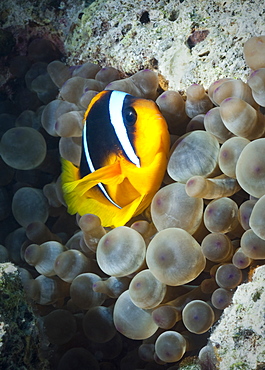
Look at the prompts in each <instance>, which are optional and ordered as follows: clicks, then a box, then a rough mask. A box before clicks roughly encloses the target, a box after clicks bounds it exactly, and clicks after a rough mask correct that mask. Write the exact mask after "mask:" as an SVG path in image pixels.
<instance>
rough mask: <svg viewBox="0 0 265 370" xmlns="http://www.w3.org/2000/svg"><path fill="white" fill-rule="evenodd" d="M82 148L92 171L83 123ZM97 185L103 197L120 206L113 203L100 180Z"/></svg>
mask: <svg viewBox="0 0 265 370" xmlns="http://www.w3.org/2000/svg"><path fill="white" fill-rule="evenodd" d="M83 148H84V152H85V156H86V160H87V165H88V167H89V169H90V171H91V172H94V171H95V168H94V166H93V163H92V160H91V157H90V154H89V150H88V146H87V140H86V125H84V132H83ZM98 187H99V188H100V190H101V191H102V193H103V194H104V195H105V197H106V198H107V199H108V200H109V201H110V202H111V203H112V204H114V206H116V207H118V208H120V209H121V208H122V207H120V206H119V205H118V204H117V203H115V202H114V201H113V200H112V199H111V197H110V196H109V194H108V193H107V190H106V189H105V188H104V185H103V184H102V183H101V182H100V183H98Z"/></svg>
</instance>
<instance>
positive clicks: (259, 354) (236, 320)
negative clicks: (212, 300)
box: [210, 266, 265, 370]
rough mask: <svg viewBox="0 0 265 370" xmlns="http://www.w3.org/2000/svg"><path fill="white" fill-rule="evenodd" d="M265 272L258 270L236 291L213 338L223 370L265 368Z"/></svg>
mask: <svg viewBox="0 0 265 370" xmlns="http://www.w3.org/2000/svg"><path fill="white" fill-rule="evenodd" d="M264 269H265V268H264V266H261V267H258V268H257V269H256V270H255V272H254V274H253V276H252V279H251V281H250V282H248V283H246V284H241V285H240V286H239V287H238V288H237V290H236V292H235V293H234V295H233V298H232V304H231V305H230V306H229V307H227V308H226V309H225V310H224V314H223V317H222V320H221V322H220V324H219V325H218V326H217V327H216V328H215V330H214V331H213V332H212V334H211V336H210V341H211V343H212V345H213V346H214V349H215V351H216V353H217V356H218V358H219V359H220V367H219V369H220V370H226V369H251V370H252V369H263V368H264V366H265V355H264V354H265V342H264V335H265V333H264V330H265V326H264ZM246 351H248V356H246V355H245V354H246Z"/></svg>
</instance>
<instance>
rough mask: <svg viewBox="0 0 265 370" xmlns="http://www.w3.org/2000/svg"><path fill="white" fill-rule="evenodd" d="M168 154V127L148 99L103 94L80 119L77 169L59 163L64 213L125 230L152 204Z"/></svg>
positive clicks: (109, 91)
mask: <svg viewBox="0 0 265 370" xmlns="http://www.w3.org/2000/svg"><path fill="white" fill-rule="evenodd" d="M168 153H169V133H168V128H167V123H166V121H165V119H164V118H163V116H162V114H161V112H160V111H159V108H158V106H157V105H156V103H155V102H154V101H152V100H147V99H141V98H136V97H134V96H132V95H129V94H127V93H124V92H122V91H111V90H104V91H102V92H100V93H99V94H97V95H96V96H95V97H94V98H93V99H92V100H91V102H90V104H89V106H88V108H87V111H86V113H85V116H84V129H83V136H82V154H81V161H80V167H79V168H78V167H76V166H74V165H73V164H72V163H71V162H69V161H67V160H65V159H62V189H63V194H64V198H65V201H66V204H67V206H68V212H69V213H70V214H75V213H79V214H80V215H81V216H82V215H84V214H86V213H93V214H95V215H97V216H99V217H100V219H101V222H102V225H103V226H105V227H117V226H122V225H125V224H126V222H127V221H129V220H130V219H131V218H132V217H133V216H136V215H138V214H140V213H141V212H142V211H144V209H145V208H146V207H147V206H148V205H149V204H150V203H151V200H152V198H153V196H154V195H155V193H156V192H157V190H158V189H159V187H160V185H161V182H162V180H163V177H164V173H165V170H166V166H167V161H168Z"/></svg>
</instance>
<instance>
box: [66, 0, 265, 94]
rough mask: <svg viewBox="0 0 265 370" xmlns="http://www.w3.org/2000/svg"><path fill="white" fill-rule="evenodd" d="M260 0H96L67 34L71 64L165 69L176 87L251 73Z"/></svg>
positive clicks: (263, 22) (260, 28) (260, 26)
mask: <svg viewBox="0 0 265 370" xmlns="http://www.w3.org/2000/svg"><path fill="white" fill-rule="evenodd" d="M264 13H265V9H264V6H263V3H262V2H259V1H257V0H255V1H242V0H235V1H206V0H201V1H199V2H194V1H193V0H179V1H176V0H168V1H165V0H164V1H162V0H161V1H155V2H154V1H151V0H142V1H140V2H137V5H136V3H132V2H131V1H129V0H118V1H117V0H108V1H106V0H96V1H95V2H93V3H92V4H91V5H90V7H87V8H85V9H84V10H83V14H82V17H81V20H80V22H79V24H77V25H76V27H75V28H74V30H73V33H72V34H69V37H68V38H67V40H66V49H67V52H68V56H69V58H68V59H69V64H70V65H71V64H75V63H80V62H81V61H86V60H88V59H89V60H90V61H92V62H99V63H100V64H102V65H111V66H112V67H115V68H118V69H120V70H121V71H124V72H126V73H129V74H130V73H135V72H137V71H139V70H141V69H144V68H151V69H154V70H157V71H158V72H160V73H161V74H162V75H163V76H164V77H165V79H166V80H168V84H169V88H170V89H176V90H179V89H186V88H187V87H188V86H189V85H190V84H192V83H202V84H203V85H204V87H205V88H208V87H209V85H210V83H212V82H213V81H215V80H216V79H219V78H222V77H234V78H242V79H243V80H245V79H246V77H247V76H248V75H249V72H250V70H249V68H248V67H247V66H246V64H245V61H244V59H243V45H244V43H245V41H246V40H247V39H248V38H250V37H251V36H253V35H255V36H256V35H261V34H262V33H264V29H265V17H264Z"/></svg>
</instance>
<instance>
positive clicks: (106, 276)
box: [0, 36, 265, 369]
mask: <svg viewBox="0 0 265 370" xmlns="http://www.w3.org/2000/svg"><path fill="white" fill-rule="evenodd" d="M39 42H41V41H39ZM51 50H52V47H51ZM264 55H265V36H260V37H253V38H251V39H250V40H248V41H247V42H246V44H245V45H244V56H245V60H246V63H247V64H248V66H249V67H250V68H251V69H252V73H251V74H250V76H249V78H248V80H247V82H243V81H242V80H235V79H233V78H232V77H231V78H230V77H228V78H223V79H220V80H218V81H215V82H213V83H212V84H211V86H209V87H208V89H207V90H205V89H204V87H203V86H202V85H199V84H194V85H191V86H190V87H188V89H187V91H186V96H185V98H183V96H181V95H180V94H179V92H177V91H164V92H162V93H161V89H159V79H158V75H157V74H156V73H155V72H152V71H150V70H144V71H140V72H138V73H136V74H134V75H133V76H131V77H128V78H121V75H120V73H119V71H118V70H116V69H114V68H112V67H105V68H101V67H100V66H98V65H95V64H93V63H90V62H87V63H85V64H83V65H80V66H71V67H69V66H67V65H65V64H64V63H63V62H61V61H59V60H52V61H50V60H48V61H47V60H46V59H45V58H46V57H43V56H41V58H43V59H40V60H38V58H37V56H35V57H34V58H35V59H34V58H33V57H29V58H28V59H23V61H22V60H20V63H19V67H18V65H17V64H16V63H15V62H13V65H12V66H10V70H11V72H12V73H13V74H14V75H16V74H17V75H18V74H19V71H20V72H21V70H22V69H23V73H22V72H21V75H20V76H19V78H22V79H23V81H24V84H25V87H23V89H24V99H27V102H28V103H27V105H28V106H29V107H30V106H32V109H26V110H22V108H21V110H22V111H20V112H19V114H18V115H17V116H15V115H12V114H9V113H2V114H1V115H0V116H1V117H0V118H1V119H2V120H5V121H6V126H5V130H4V132H1V142H0V154H1V158H2V159H1V163H0V165H1V169H0V171H1V172H2V173H4V174H5V176H1V188H0V189H1V194H0V195H1V210H0V211H1V212H0V215H1V219H2V221H3V222H5V225H9V226H8V227H6V230H7V232H6V235H5V234H3V235H2V240H1V242H2V244H3V245H1V246H0V259H1V261H5V260H8V259H10V260H11V261H13V262H14V263H16V264H17V265H19V266H20V272H21V277H22V281H23V284H24V287H25V291H26V293H27V295H28V297H29V299H30V300H32V301H33V302H34V303H35V304H36V306H37V308H38V309H39V315H40V316H41V317H42V320H43V327H44V333H45V335H46V336H47V339H48V343H49V347H50V348H52V349H53V353H56V355H54V356H51V364H52V366H53V368H58V369H72V368H74V366H75V365H73V364H75V361H79V363H80V364H84V366H88V364H89V368H91V369H117V368H120V369H129V368H133V369H136V368H139V369H140V368H142V369H150V368H152V369H156V368H157V369H159V368H163V369H164V368H165V366H166V368H168V369H176V368H177V366H178V364H179V362H180V361H181V359H182V358H183V357H185V356H187V355H189V354H194V353H197V354H198V355H199V360H198V361H199V363H200V364H201V366H202V368H203V366H204V363H205V362H207V361H208V362H209V358H212V364H211V366H212V367H213V368H214V366H215V359H214V356H213V354H212V352H211V351H212V349H211V347H210V346H209V345H207V337H208V333H209V330H210V329H211V328H212V326H213V325H214V324H215V323H216V321H217V320H218V318H219V317H220V315H221V313H222V310H223V309H224V308H225V307H227V306H228V305H229V304H230V303H231V300H232V296H233V292H234V291H235V289H236V288H237V286H238V285H239V284H240V283H241V282H243V281H245V280H246V279H247V273H248V271H249V269H250V268H251V267H255V266H256V265H258V264H263V263H264V262H263V261H264V259H265V231H264V230H265V227H264V226H265V216H264V212H263V209H264V203H265V138H264V134H265V117H264V114H263V107H265V100H264V96H265V95H264V91H265V63H264ZM104 89H109V90H120V91H124V92H128V93H130V94H132V95H134V96H137V97H143V98H148V99H152V100H155V101H156V103H157V104H158V106H159V108H160V110H161V112H162V113H163V115H164V117H165V119H166V121H167V123H168V127H169V132H170V134H171V138H172V146H171V151H170V158H169V162H168V167H167V174H166V176H165V178H164V182H163V184H162V186H161V189H160V190H159V191H158V192H157V193H156V195H155V196H154V198H153V200H152V203H151V205H150V207H149V209H148V210H146V212H145V213H144V214H143V215H141V216H140V217H137V219H134V220H131V221H130V222H129V223H128V224H127V225H126V226H122V227H118V228H114V229H107V228H104V227H102V225H101V222H100V219H99V218H98V217H97V216H95V215H92V214H86V215H84V216H82V217H80V216H78V215H76V216H69V215H68V214H67V211H66V207H65V203H64V200H63V196H62V192H61V184H60V163H59V157H60V156H61V157H63V158H65V159H67V160H69V161H71V162H72V163H74V164H75V165H79V163H80V156H81V136H82V128H83V115H84V112H85V110H86V108H87V105H88V104H89V102H90V101H91V99H92V98H93V97H94V96H95V95H96V94H97V93H98V92H99V91H102V90H104ZM21 99H22V98H21ZM24 101H25V100H24ZM22 103H23V99H22ZM22 103H21V106H23V104H22ZM8 199H10V202H11V203H12V215H10V214H9V212H8V208H9V205H10V204H9V201H8ZM10 220H12V221H10ZM10 225H11V226H10ZM127 338H128V339H127ZM134 340H137V341H138V342H134ZM139 341H141V342H139ZM124 343H125V344H126V345H125V344H124ZM135 343H136V344H135ZM132 359H133V360H132ZM118 363H119V365H118ZM128 363H130V366H131V367H128V366H129V365H128ZM172 363H173V364H172ZM166 364H167V365H166ZM118 366H119V367H118Z"/></svg>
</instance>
